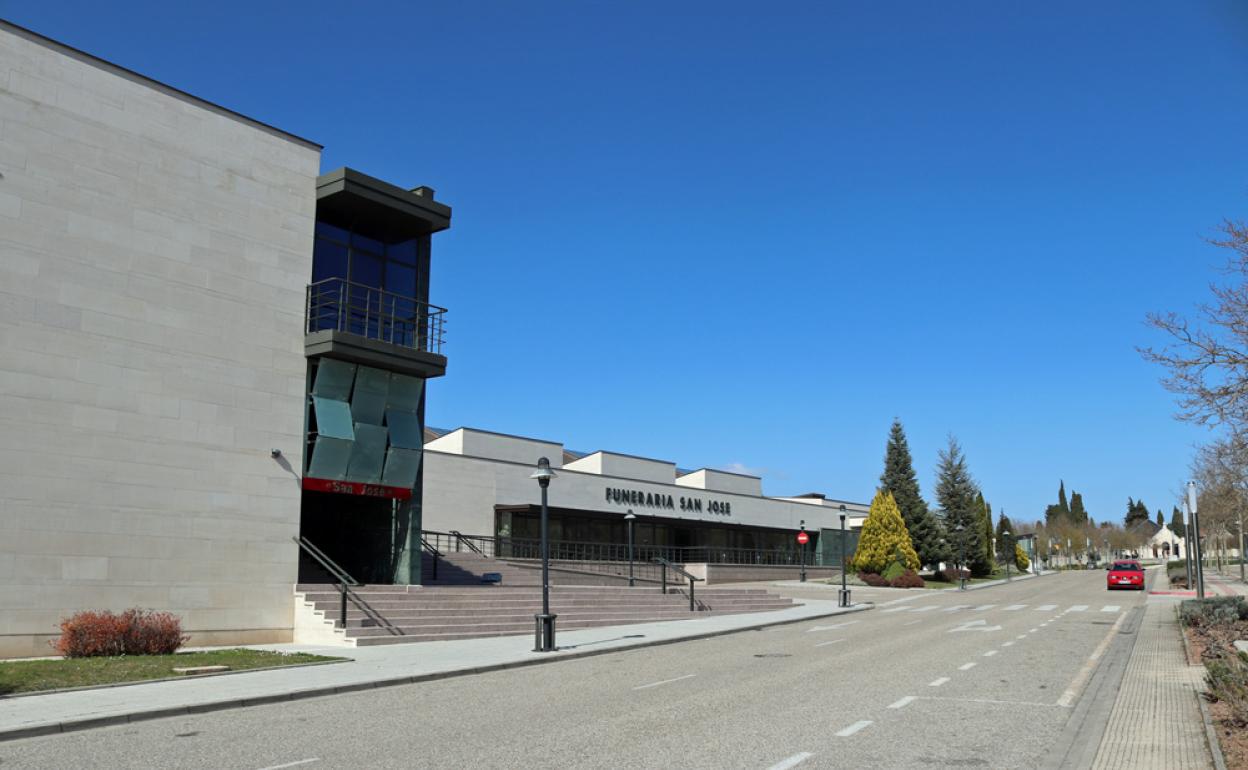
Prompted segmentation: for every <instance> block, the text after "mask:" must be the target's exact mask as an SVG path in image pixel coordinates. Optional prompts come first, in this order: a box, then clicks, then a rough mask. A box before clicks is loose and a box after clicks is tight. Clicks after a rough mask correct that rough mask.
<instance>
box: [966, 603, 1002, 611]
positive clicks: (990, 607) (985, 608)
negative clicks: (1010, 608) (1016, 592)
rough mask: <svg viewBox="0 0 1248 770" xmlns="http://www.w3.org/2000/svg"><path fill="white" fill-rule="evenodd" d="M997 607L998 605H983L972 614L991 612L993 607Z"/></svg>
mask: <svg viewBox="0 0 1248 770" xmlns="http://www.w3.org/2000/svg"><path fill="white" fill-rule="evenodd" d="M996 606H997V605H995V604H981V605H979V606H978V607H976V608H975V609H973V610H971V612H983V611H984V610H990V609H992V608H993V607H996Z"/></svg>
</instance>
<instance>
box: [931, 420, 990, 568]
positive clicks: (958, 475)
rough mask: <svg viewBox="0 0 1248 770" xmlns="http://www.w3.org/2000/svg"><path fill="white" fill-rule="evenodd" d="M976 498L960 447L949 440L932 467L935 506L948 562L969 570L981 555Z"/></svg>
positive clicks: (980, 535)
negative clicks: (945, 539)
mask: <svg viewBox="0 0 1248 770" xmlns="http://www.w3.org/2000/svg"><path fill="white" fill-rule="evenodd" d="M978 495H979V489H978V488H977V487H976V486H975V481H974V479H972V478H971V473H970V471H969V470H967V467H966V456H965V455H963V454H962V447H960V446H958V441H957V439H955V438H954V437H953V436H950V437H949V446H948V448H946V449H942V450H941V451H940V453H939V462H938V464H937V467H936V502H937V504H938V505H940V509H941V510H942V511H943V512H944V514H945V531H946V532H947V533H948V536H949V542H950V545H951V546H952V548H951V551H952V554H951V556H952V558H953V559H956V560H958V561H959V562H961V563H962V564H964V565H966V566H969V567H971V569H972V570H974V569H975V567H974V564H975V563H976V562H978V561H982V560H983V554H984V534H983V529H982V527H981V526H980V521H979V516H978V515H977V513H978V511H977V508H976V498H977V496H978Z"/></svg>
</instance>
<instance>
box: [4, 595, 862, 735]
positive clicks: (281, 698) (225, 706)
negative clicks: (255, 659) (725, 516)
mask: <svg viewBox="0 0 1248 770" xmlns="http://www.w3.org/2000/svg"><path fill="white" fill-rule="evenodd" d="M874 608H875V605H874V604H870V603H863V604H856V605H853V606H851V607H846V608H841V607H837V608H836V610H835V611H832V612H826V613H823V614H821V615H811V616H808V617H804V618H792V619H789V620H779V621H773V622H769V623H755V624H752V625H749V626H742V627H740V628H730V629H726V630H723V631H707V632H704V633H699V634H693V635H690V636H682V637H679V638H675V639H655V640H652V641H647V642H639V643H637V644H632V645H629V646H628V647H616V648H613V649H598V650H585V651H576V652H571V651H570V652H566V653H564V654H562V655H558V656H555V657H536V658H529V659H526V660H514V661H508V662H506V663H493V664H490V665H488V666H473V667H470V668H457V669H451V670H449V671H434V672H430V673H428V674H416V675H413V676H399V677H391V678H389V679H378V680H375V681H371V682H356V683H354V684H344V685H333V686H325V687H313V688H309V689H306V690H295V691H293V692H286V693H279V694H275V695H260V696H256V697H253V698H232V699H229V700H220V701H211V702H208V703H197V704H193V705H190V706H172V707H167V708H157V709H149V710H147V711H135V712H132V713H129V714H117V715H114V716H107V717H87V718H83V719H71V720H68V721H65V722H54V723H51V724H42V725H32V726H29V727H18V728H14V729H10V730H3V729H0V742H4V741H12V740H18V739H21V738H37V737H40V736H44V735H56V734H58V733H68V732H75V731H78V730H90V729H93V728H96V727H111V726H114V725H124V724H130V723H132V722H146V721H148V720H150V719H163V718H165V717H176V716H189V715H192V714H207V713H210V712H213V711H226V710H229V709H235V708H246V707H248V706H264V705H268V704H272V703H285V702H287V701H294V700H303V699H305V698H317V697H321V696H326V695H342V694H344V693H350V692H360V691H362V690H373V689H378V688H382V687H397V686H400V685H405V684H419V683H421V682H435V681H438V680H441V679H452V678H455V677H460V676H471V675H474V674H487V673H491V672H494V671H507V670H509V669H515V668H526V667H529V666H540V665H543V664H548V663H556V662H559V661H562V660H575V659H577V658H588V657H592V656H595V655H607V654H609V653H613V652H628V651H630V650H637V649H642V648H645V647H659V646H662V645H666V644H678V643H680V642H690V641H695V640H698V639H711V638H713V637H717V636H727V635H729V634H736V633H740V632H742V631H757V630H759V629H760V628H770V627H773V626H787V625H792V624H794V623H804V622H806V621H808V620H818V619H820V618H827V617H834V616H836V615H848V614H851V613H855V612H864V611H866V610H870V609H874ZM569 649H570V650H571V649H574V648H569ZM556 651H558V648H556ZM335 662H337V661H335ZM239 673H247V672H241V671H240V672H239ZM140 684H146V682H143V683H140ZM43 694H47V693H43Z"/></svg>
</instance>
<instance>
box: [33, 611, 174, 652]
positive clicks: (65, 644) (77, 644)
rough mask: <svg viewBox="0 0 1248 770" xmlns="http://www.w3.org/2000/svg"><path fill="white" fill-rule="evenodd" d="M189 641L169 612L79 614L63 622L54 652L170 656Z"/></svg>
mask: <svg viewBox="0 0 1248 770" xmlns="http://www.w3.org/2000/svg"><path fill="white" fill-rule="evenodd" d="M186 639H187V637H186V636H184V635H183V634H182V621H181V620H180V619H179V618H178V616H176V615H174V614H172V613H169V612H153V611H151V610H142V609H138V608H135V609H129V610H126V611H125V612H123V613H121V614H117V613H113V612H109V611H107V610H106V611H104V612H93V611H86V612H78V613H75V614H74V615H73V616H71V617H69V618H66V619H65V620H62V621H61V635H60V637H59V638H57V639H56V640H55V641H53V642H49V644H51V645H52V648H53V649H55V650H56V651H57V653H59V654H60V655H63V656H64V657H66V658H90V657H98V656H111V655H169V654H172V653H174V652H177V650H178V648H179V647H181V646H182V643H183V642H185V641H186Z"/></svg>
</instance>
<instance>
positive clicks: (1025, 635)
mask: <svg viewBox="0 0 1248 770" xmlns="http://www.w3.org/2000/svg"><path fill="white" fill-rule="evenodd" d="M1014 638H1015V639H1026V638H1027V634H1019V635H1018V636H1016V637H1014Z"/></svg>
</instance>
